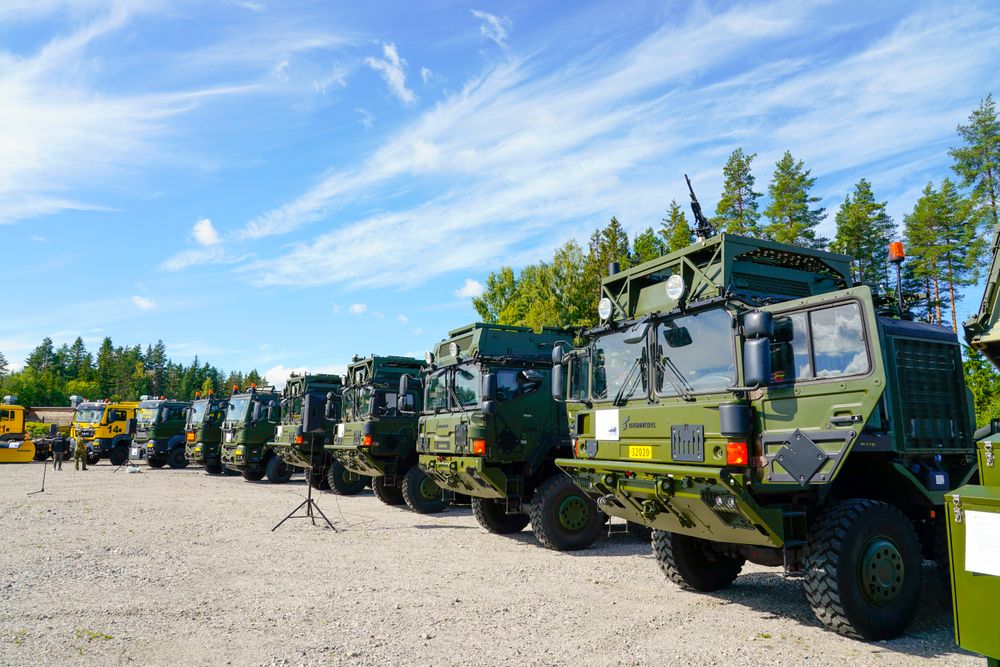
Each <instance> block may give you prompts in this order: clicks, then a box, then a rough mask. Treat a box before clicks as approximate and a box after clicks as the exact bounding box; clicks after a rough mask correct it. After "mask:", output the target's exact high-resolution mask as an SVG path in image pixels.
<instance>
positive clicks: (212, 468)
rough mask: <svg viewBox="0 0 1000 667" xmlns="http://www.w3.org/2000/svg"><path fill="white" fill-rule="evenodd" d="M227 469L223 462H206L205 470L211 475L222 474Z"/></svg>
mask: <svg viewBox="0 0 1000 667" xmlns="http://www.w3.org/2000/svg"><path fill="white" fill-rule="evenodd" d="M225 470H226V467H225V466H224V465H222V464H221V463H206V464H205V472H207V473H208V474H209V475H221V474H223V472H224V471H225Z"/></svg>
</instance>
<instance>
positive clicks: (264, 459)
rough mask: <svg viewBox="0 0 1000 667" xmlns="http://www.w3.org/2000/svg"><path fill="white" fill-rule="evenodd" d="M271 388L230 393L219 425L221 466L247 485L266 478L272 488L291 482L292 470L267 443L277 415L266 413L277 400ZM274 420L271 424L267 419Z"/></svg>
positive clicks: (271, 412)
mask: <svg viewBox="0 0 1000 667" xmlns="http://www.w3.org/2000/svg"><path fill="white" fill-rule="evenodd" d="M280 398H281V397H280V395H279V394H278V392H276V391H275V390H274V387H254V386H252V385H251V387H250V388H249V389H246V390H244V391H243V392H241V393H235V390H234V393H233V395H232V396H230V397H229V400H228V401H226V416H225V419H224V420H223V422H222V465H224V466H225V467H227V468H229V469H230V470H232V471H234V472H238V473H240V474H241V475H243V479H245V480H247V481H249V482H259V481H260V480H262V479H264V476H265V475H266V476H267V480H268V481H269V482H272V483H274V484H283V483H285V482H287V481H288V480H289V479H291V478H292V467H291V466H289V465H288V464H287V463H285V462H284V460H282V458H281V457H280V456H278V455H277V454H275V453H274V448H273V447H271V446H270V445H269V444H268V443H269V442H271V440H273V439H274V430H275V428H276V427H277V425H278V424H277V415H276V414H274V413H275V411H274V410H272V409H270V408H271V407H272V403H273V404H274V405H275V406H276V405H277V404H278V400H279V399H280ZM272 416H273V417H275V419H274V420H272V419H271V417H272Z"/></svg>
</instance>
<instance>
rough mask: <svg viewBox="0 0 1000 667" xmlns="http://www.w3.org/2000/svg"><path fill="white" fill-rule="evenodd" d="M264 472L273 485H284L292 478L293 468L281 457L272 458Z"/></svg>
mask: <svg viewBox="0 0 1000 667" xmlns="http://www.w3.org/2000/svg"><path fill="white" fill-rule="evenodd" d="M264 471H265V473H266V474H267V481H269V482H271V484H284V483H285V482H287V481H288V480H290V479H291V478H292V467H291V466H290V465H288V464H287V463H285V461H284V459H282V458H281V457H280V456H272V457H271V459H270V460H269V461H268V462H267V465H265V466H264Z"/></svg>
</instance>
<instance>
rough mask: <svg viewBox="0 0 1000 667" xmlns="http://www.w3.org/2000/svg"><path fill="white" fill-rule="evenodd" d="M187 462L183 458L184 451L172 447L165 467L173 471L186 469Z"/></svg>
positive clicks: (184, 457)
mask: <svg viewBox="0 0 1000 667" xmlns="http://www.w3.org/2000/svg"><path fill="white" fill-rule="evenodd" d="M187 464H188V460H187V457H186V456H184V450H183V449H181V448H180V447H174V448H173V449H172V450H170V453H169V454H167V465H169V466H170V467H171V468H173V469H174V470H180V469H181V468H187Z"/></svg>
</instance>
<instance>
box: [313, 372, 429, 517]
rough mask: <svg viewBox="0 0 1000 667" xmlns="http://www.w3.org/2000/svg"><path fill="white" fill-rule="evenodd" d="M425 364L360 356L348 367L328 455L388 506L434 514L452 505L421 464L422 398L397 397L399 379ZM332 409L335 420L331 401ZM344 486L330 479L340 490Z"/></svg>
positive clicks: (413, 393) (330, 414) (412, 395)
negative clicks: (418, 445) (418, 441)
mask: <svg viewBox="0 0 1000 667" xmlns="http://www.w3.org/2000/svg"><path fill="white" fill-rule="evenodd" d="M422 365H423V362H421V361H420V360H419V359H411V358H409V357H381V356H371V357H366V358H362V357H358V356H355V357H354V359H353V360H352V361H351V363H350V364H349V365H348V366H347V375H346V376H345V378H344V393H343V396H342V402H341V418H340V423H339V424H337V427H336V429H337V430H336V434H335V436H334V439H333V443H332V444H331V445H328V446H327V450H328V451H329V452H330V454H331V455H332V456H333V458H334V460H336V461H338V462H339V463H340V464H341V465H343V466H344V468H346V469H347V470H348V471H349V472H351V473H353V474H355V475H358V476H359V478H361V479H360V480H359V481H358V482H354V484H355V485H357V484H359V483H361V482H363V481H366V479H367V478H371V485H372V491H373V492H374V493H375V496H376V497H377V498H378V499H379V500H381V501H382V502H384V503H385V504H387V505H402V504H404V503H405V504H406V505H407V507H409V508H410V509H412V510H413V511H415V512H420V513H432V512H440V511H441V510H443V509H445V508H446V507H447V505H448V502H447V501H446V500H445V499H444V498H443V497H442V494H441V489H439V488H438V487H437V485H435V484H434V483H433V482H431V481H430V480H429V479H427V476H426V475H425V474H424V473H423V471H421V470H420V466H418V465H417V450H416V439H417V414H416V411H417V410H419V407H420V395H419V392H417V391H416V390H414V391H410V392H407V393H405V394H404V398H403V401H402V403H400V401H399V400H398V396H397V391H398V388H399V381H400V378H401V377H416V376H417V374H418V373H419V372H420V368H421V366H422ZM327 406H328V417H329V418H331V419H332V418H334V417H335V414H334V407H335V406H334V403H333V402H332V397H331V401H330V402H328V403H327ZM400 407H402V410H401V409H400ZM349 482H350V480H344V482H343V483H344V484H345V485H346V484H347V483H349ZM340 483H341V482H339V481H337V480H331V484H332V485H333V486H334V487H335V488H339V487H338V484H340ZM352 488H356V486H355V487H352Z"/></svg>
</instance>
